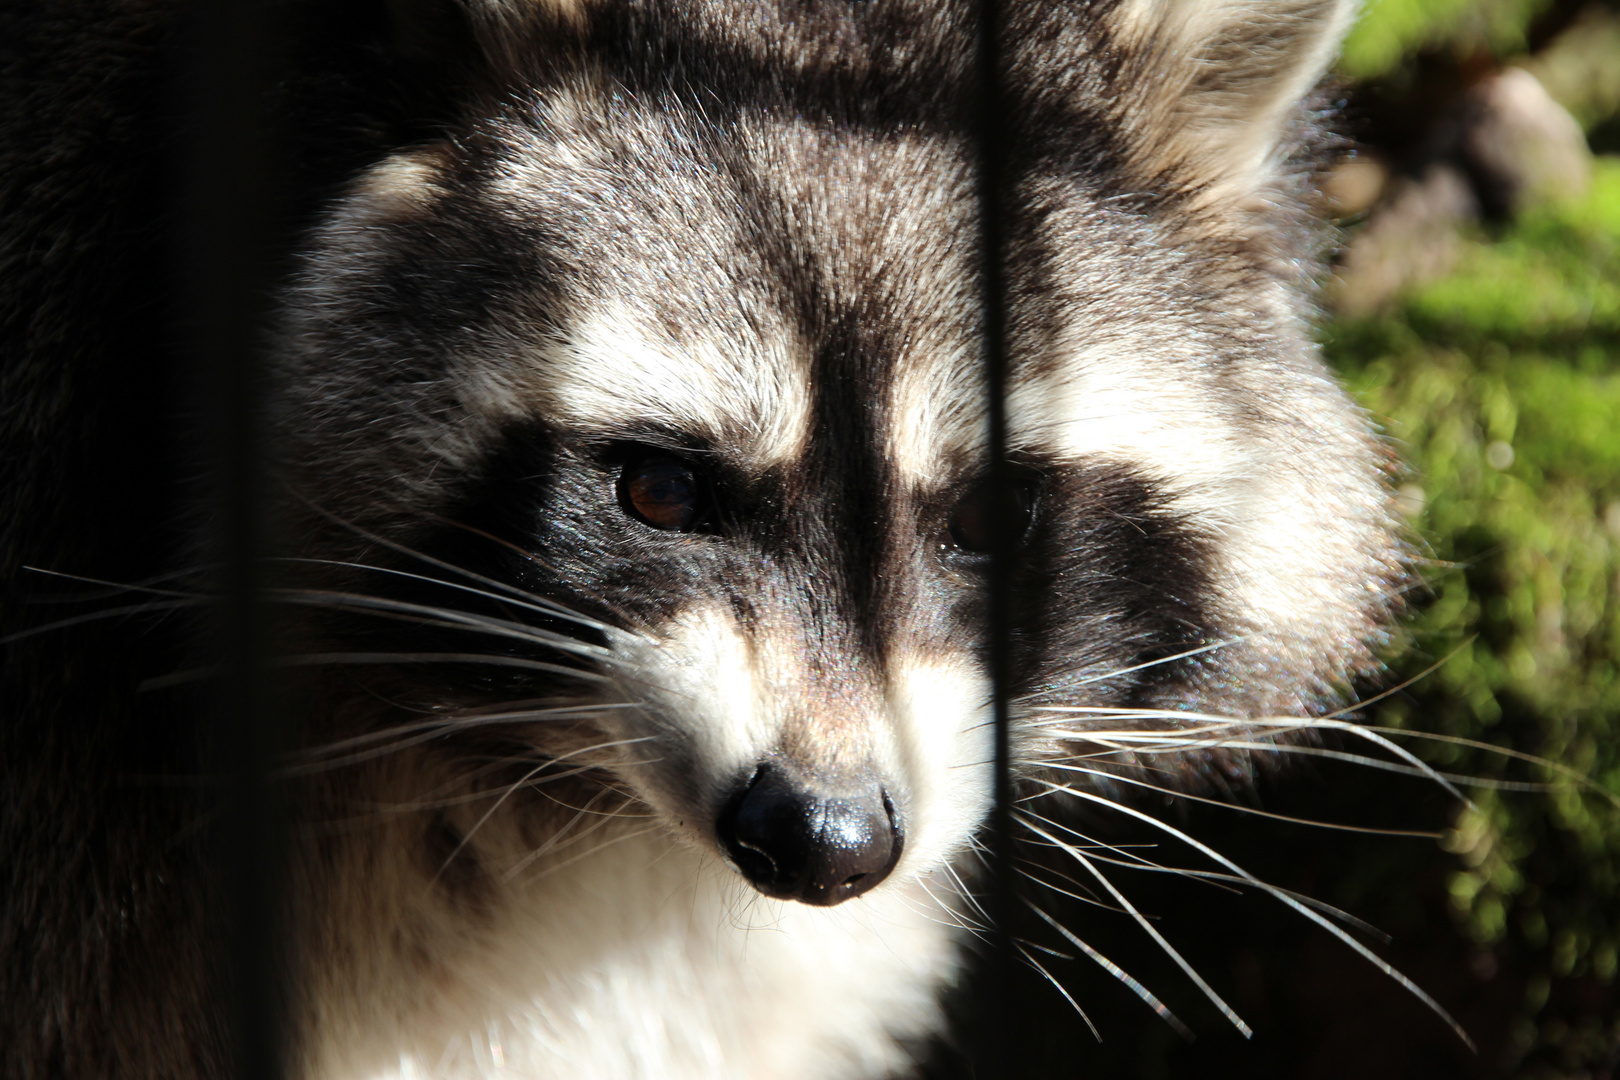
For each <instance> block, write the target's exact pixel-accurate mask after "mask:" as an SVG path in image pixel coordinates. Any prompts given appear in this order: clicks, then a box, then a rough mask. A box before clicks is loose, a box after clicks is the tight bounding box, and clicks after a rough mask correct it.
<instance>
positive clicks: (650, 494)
mask: <svg viewBox="0 0 1620 1080" xmlns="http://www.w3.org/2000/svg"><path fill="white" fill-rule="evenodd" d="M701 496H702V491H701V485H700V483H699V482H698V478H697V476H696V475H695V474H694V473H693V472H692V468H691V466H689V465H687V464H686V462H684V461H682V460H681V459H680V458H677V457H673V456H671V455H669V454H649V455H646V456H644V457H639V458H635V459H633V460H631V461H630V462H629V463H628V464H626V465H625V467H624V472H623V473H622V474H621V475H620V476H619V501H620V503H621V504H622V505H623V506H624V508H625V509H626V510H627V511H629V512H630V515H631V516H632V517H634V518H635V519H636V520H637V521H640V522H641V523H642V524H644V525H650V526H652V527H653V528H655V529H665V530H667V531H670V532H689V531H691V530H692V528H693V527H694V526H696V525H697V524H699V514H698V511H699V509H700V506H699V503H700V501H701Z"/></svg>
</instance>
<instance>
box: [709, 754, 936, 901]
mask: <svg viewBox="0 0 1620 1080" xmlns="http://www.w3.org/2000/svg"><path fill="white" fill-rule="evenodd" d="M717 828H718V832H719V834H720V842H721V843H722V844H724V845H725V848H726V853H727V854H729V855H730V856H731V861H732V862H734V863H736V865H737V869H738V870H741V871H742V873H743V876H744V877H746V878H747V879H748V880H749V881H750V882H752V883H753V885H754V887H755V888H756V889H758V890H759V891H760V892H762V893H764V894H765V895H766V896H775V897H778V898H780V899H783V900H799V901H802V902H803V903H806V904H819V905H823V906H828V907H830V906H831V905H833V904H839V903H842V902H843V901H845V900H848V899H849V898H850V897H852V896H859V895H861V893H863V892H865V891H866V890H868V889H870V888H871V887H872V886H874V885H876V884H877V883H878V882H880V881H882V880H883V879H884V878H886V877H888V876H889V871H890V870H893V869H894V864H895V863H897V862H899V861H900V848H901V846H902V844H903V842H904V835H903V833H902V832H901V829H900V821H899V818H898V817H897V816H896V815H895V812H894V803H893V802H892V801H891V800H890V799H889V796H888V795H887V794H886V793H885V792H884V790H883V788H882V787H881V786H880V785H879V784H878V783H876V782H875V781H870V782H856V783H853V784H844V785H839V786H837V787H835V788H830V789H827V790H819V791H818V790H815V789H814V785H813V784H812V783H810V782H808V781H804V780H800V779H798V778H796V777H794V776H792V775H790V774H789V772H788V771H787V770H785V769H782V768H779V767H778V766H775V765H762V766H761V767H760V769H759V771H758V772H757V773H755V774H754V777H753V779H752V781H751V782H750V783H749V784H748V786H747V787H746V788H744V789H743V790H742V791H741V792H740V793H738V795H737V796H736V797H735V798H733V799H732V800H731V802H729V803H728V804H727V805H726V808H725V809H724V810H723V811H722V812H721V814H720V819H719V821H718V822H717Z"/></svg>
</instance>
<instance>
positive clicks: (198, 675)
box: [136, 652, 610, 693]
mask: <svg viewBox="0 0 1620 1080" xmlns="http://www.w3.org/2000/svg"><path fill="white" fill-rule="evenodd" d="M401 663H409V664H474V665H477V666H479V667H510V668H519V669H521V670H524V671H544V672H547V673H548V674H552V675H566V676H568V677H569V678H571V679H581V680H584V681H587V682H608V681H610V680H609V679H608V678H607V677H606V676H604V675H599V674H597V673H596V672H594V671H582V670H580V669H579V668H571V667H566V666H564V665H562V664H548V663H546V662H545V661H543V660H529V659H527V658H525V657H521V656H496V655H490V654H488V653H451V652H443V653H440V652H414V653H413V652H378V653H366V652H337V653H304V654H301V655H297V656H272V657H268V658H267V659H266V660H265V665H266V666H267V667H273V668H295V667H318V666H323V665H340V666H341V665H360V666H364V665H374V664H375V665H386V664H401ZM219 670H220V669H219V667H218V666H209V667H200V668H190V669H187V670H185V671H177V672H175V673H174V674H172V675H162V676H159V677H157V678H152V679H147V680H146V681H144V682H142V683H141V684H140V685H139V686H138V687H137V688H136V689H137V690H139V691H140V692H141V693H146V692H148V691H151V690H163V689H166V688H168V687H171V686H179V685H181V684H183V683H190V682H201V681H203V680H204V679H209V678H212V677H214V676H215V675H217V674H218V673H219Z"/></svg>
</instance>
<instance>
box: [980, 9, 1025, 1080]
mask: <svg viewBox="0 0 1620 1080" xmlns="http://www.w3.org/2000/svg"><path fill="white" fill-rule="evenodd" d="M1001 31H1002V22H1001V11H1000V7H999V5H998V4H997V3H996V0H979V3H978V34H977V38H976V41H977V48H976V50H975V56H974V73H975V83H976V86H975V95H974V103H973V109H972V117H973V125H972V137H973V140H974V151H975V155H976V162H975V164H976V167H977V174H978V203H979V206H978V209H979V251H980V285H981V288H982V296H981V304H982V308H983V314H982V318H983V325H982V332H983V335H984V338H983V349H984V375H985V401H986V412H987V414H988V425H987V426H988V431H987V435H988V439H989V452H990V479H991V490H992V493H993V494H992V497H993V499H994V500H995V507H994V509H995V513H994V514H993V521H994V529H995V531H994V533H993V538H994V547H993V548H992V558H991V574H990V607H989V620H988V626H987V627H986V630H987V632H988V635H989V667H990V682H991V688H992V693H993V695H994V698H993V706H992V707H993V719H994V724H995V770H996V771H995V805H994V807H993V808H992V810H991V816H990V828H989V836H988V844H987V848H988V863H989V865H988V867H987V870H988V877H987V885H988V887H987V889H986V893H985V910H986V912H987V914H988V915H989V916H990V919H991V923H992V925H991V927H990V952H989V955H988V956H987V957H986V963H985V965H984V970H983V975H982V977H983V980H984V981H983V994H982V995H981V996H980V998H979V1002H978V1009H979V1020H980V1026H981V1031H980V1032H979V1037H978V1040H977V1044H978V1045H977V1047H976V1051H977V1052H976V1054H975V1059H976V1060H975V1075H976V1076H978V1077H984V1078H989V1077H1014V1076H1017V1075H1018V1073H1019V1064H1018V1057H1019V1054H1018V1050H1019V1040H1018V1038H1017V1032H1016V1031H1015V1030H1014V1025H1015V1022H1016V1013H1017V1010H1016V1007H1015V1004H1014V1002H1013V988H1014V985H1015V980H1014V974H1015V965H1016V962H1017V959H1016V955H1015V953H1014V943H1013V940H1012V937H1011V934H1012V930H1011V927H1012V925H1013V918H1014V916H1015V915H1016V910H1015V907H1016V904H1017V893H1016V880H1015V868H1014V866H1013V859H1012V828H1013V821H1012V798H1013V787H1012V760H1011V738H1010V727H1009V723H1010V719H1009V713H1008V700H1009V692H1010V689H1011V683H1012V633H1011V631H1012V616H1013V611H1012V601H1013V597H1012V585H1013V559H1014V557H1015V554H1016V553H1015V550H1014V545H1015V544H1016V542H1017V537H1016V536H1015V535H1014V531H1013V524H1012V523H1013V521H1014V519H1015V516H1016V512H1015V509H1014V507H1013V505H1012V502H1013V499H1014V494H1013V477H1012V476H1011V470H1010V468H1009V466H1008V462H1007V401H1006V396H1007V297H1006V275H1005V261H1006V258H1005V257H1006V233H1007V229H1006V224H1007V223H1006V201H1005V191H1006V176H1005V163H1006V150H1007V146H1006V137H1007V135H1006V131H1007V128H1006V122H1007V110H1006V100H1005V88H1004V83H1003V79H1002V71H1003V58H1002V56H1001V45H1002V38H1001Z"/></svg>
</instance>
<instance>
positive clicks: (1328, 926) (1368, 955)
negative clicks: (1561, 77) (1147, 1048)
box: [1061, 788, 1474, 1050]
mask: <svg viewBox="0 0 1620 1080" xmlns="http://www.w3.org/2000/svg"><path fill="white" fill-rule="evenodd" d="M1061 790H1064V791H1067V792H1068V793H1069V794H1070V795H1071V796H1072V797H1074V798H1076V799H1082V800H1084V801H1086V802H1090V803H1095V804H1097V805H1100V806H1106V807H1109V808H1111V809H1113V810H1114V811H1116V812H1118V813H1121V814H1124V815H1126V816H1128V817H1131V818H1134V819H1136V820H1138V821H1142V822H1144V823H1146V824H1148V825H1149V826H1151V827H1153V828H1155V829H1158V830H1160V831H1161V832H1164V833H1166V834H1168V835H1170V836H1173V837H1175V838H1176V839H1178V840H1180V841H1181V842H1182V843H1185V844H1187V845H1188V846H1190V847H1192V848H1193V849H1194V850H1196V851H1198V852H1200V853H1202V854H1203V855H1205V856H1206V857H1208V858H1210V859H1212V860H1214V861H1215V862H1217V863H1219V864H1220V865H1221V866H1224V867H1226V868H1227V869H1228V870H1230V871H1232V872H1233V873H1234V874H1237V875H1238V876H1239V877H1241V878H1243V879H1244V880H1246V881H1249V882H1252V883H1253V884H1254V885H1255V886H1256V887H1257V888H1260V889H1262V890H1264V891H1265V892H1267V893H1270V894H1271V895H1272V896H1274V897H1276V898H1277V899H1278V900H1280V901H1282V902H1283V903H1284V904H1287V905H1288V906H1289V907H1290V908H1292V909H1294V910H1295V911H1297V912H1299V913H1300V914H1301V915H1303V916H1304V917H1305V918H1307V919H1309V920H1310V921H1311V922H1313V923H1316V924H1317V925H1318V926H1320V927H1322V928H1323V929H1324V930H1326V931H1327V932H1328V933H1330V934H1332V935H1333V936H1334V937H1335V938H1337V939H1339V941H1341V942H1343V943H1344V944H1345V945H1347V946H1349V947H1350V948H1351V949H1352V950H1354V951H1355V952H1356V953H1357V954H1359V955H1360V956H1361V957H1362V958H1363V959H1365V960H1366V961H1367V962H1368V963H1370V964H1372V965H1373V966H1374V967H1376V968H1377V969H1378V970H1379V971H1382V972H1383V973H1384V974H1385V975H1387V976H1389V977H1390V978H1391V979H1393V980H1395V982H1397V983H1398V984H1400V985H1401V986H1402V987H1404V988H1405V989H1406V990H1407V992H1408V993H1410V994H1412V995H1413V996H1414V997H1416V998H1417V999H1418V1000H1419V1001H1421V1002H1423V1003H1424V1004H1425V1005H1427V1006H1428V1007H1429V1008H1430V1009H1431V1010H1432V1011H1433V1012H1434V1014H1435V1015H1436V1016H1438V1017H1440V1019H1442V1020H1443V1021H1445V1023H1446V1025H1447V1026H1448V1027H1450V1028H1451V1030H1452V1031H1453V1032H1454V1033H1456V1035H1457V1037H1458V1038H1459V1039H1461V1040H1462V1041H1463V1043H1464V1044H1465V1045H1467V1046H1468V1048H1469V1049H1470V1050H1472V1049H1474V1040H1473V1039H1471V1038H1469V1037H1468V1033H1467V1032H1466V1031H1464V1030H1463V1029H1462V1025H1461V1024H1459V1023H1457V1021H1456V1020H1455V1019H1453V1018H1452V1016H1451V1014H1450V1013H1448V1012H1447V1011H1446V1010H1445V1008H1444V1007H1442V1006H1441V1004H1440V1003H1439V1002H1438V1001H1436V1000H1434V998H1432V997H1430V996H1429V994H1428V992H1427V991H1425V990H1424V989H1423V988H1422V987H1420V986H1418V985H1417V984H1416V983H1414V982H1413V981H1412V980H1411V979H1409V978H1407V977H1406V976H1405V975H1403V974H1401V973H1400V972H1399V971H1397V970H1396V969H1395V968H1394V967H1393V966H1392V965H1391V964H1390V963H1389V961H1387V960H1385V959H1383V958H1382V957H1381V956H1379V955H1378V954H1377V953H1375V952H1373V951H1372V950H1371V949H1369V948H1367V946H1365V945H1363V944H1362V943H1361V942H1359V941H1357V940H1356V939H1355V938H1353V937H1351V936H1350V935H1349V934H1348V933H1346V932H1345V931H1344V930H1342V929H1340V928H1339V927H1337V926H1335V925H1333V924H1332V923H1331V922H1329V921H1328V920H1327V919H1326V918H1325V917H1324V916H1322V915H1321V914H1319V913H1318V912H1316V911H1313V910H1311V908H1309V907H1307V906H1306V905H1305V904H1302V903H1300V902H1299V901H1298V900H1296V899H1294V897H1292V896H1290V895H1289V894H1288V893H1287V892H1286V891H1284V890H1282V889H1279V888H1277V887H1276V886H1275V885H1271V884H1269V883H1267V882H1264V881H1261V880H1260V879H1259V878H1257V877H1255V876H1254V875H1253V874H1251V873H1249V872H1248V871H1247V870H1245V869H1243V868H1242V867H1241V866H1239V865H1237V863H1235V862H1233V861H1232V860H1231V859H1228V858H1227V857H1226V856H1225V855H1222V854H1221V853H1220V852H1218V851H1216V850H1215V849H1214V848H1212V847H1210V846H1209V845H1208V844H1205V843H1203V842H1201V841H1199V840H1198V839H1196V838H1194V837H1192V836H1189V835H1188V834H1187V833H1186V832H1184V831H1182V830H1181V829H1177V828H1175V827H1174V826H1172V825H1169V824H1167V823H1165V822H1163V821H1160V820H1159V819H1157V818H1155V817H1153V816H1151V815H1149V814H1144V813H1142V812H1141V811H1140V810H1137V809H1135V808H1134V807H1131V806H1127V805H1125V804H1123V803H1117V802H1112V801H1110V800H1108V799H1105V798H1103V797H1102V796H1100V795H1093V794H1091V793H1090V792H1087V791H1080V790H1076V789H1074V788H1063V789H1061ZM1071 854H1073V855H1075V856H1076V858H1078V859H1080V860H1081V861H1082V862H1083V863H1084V862H1085V856H1084V855H1083V854H1081V853H1079V852H1078V851H1072V852H1071Z"/></svg>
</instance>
